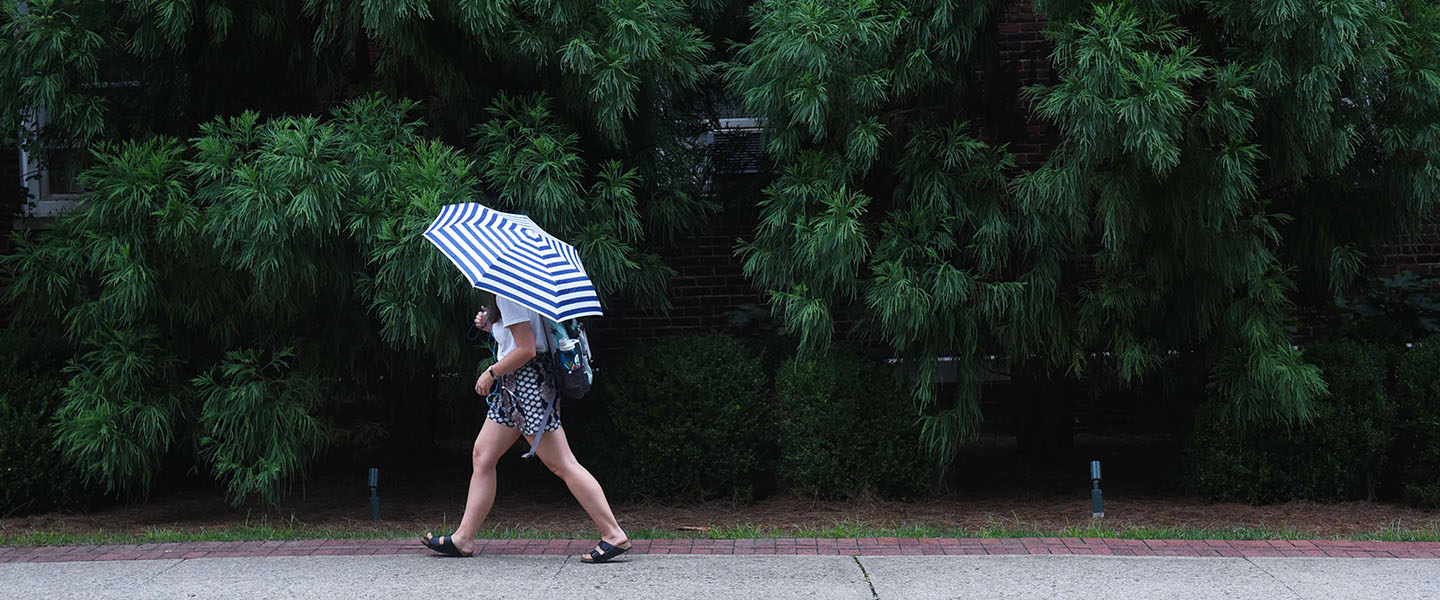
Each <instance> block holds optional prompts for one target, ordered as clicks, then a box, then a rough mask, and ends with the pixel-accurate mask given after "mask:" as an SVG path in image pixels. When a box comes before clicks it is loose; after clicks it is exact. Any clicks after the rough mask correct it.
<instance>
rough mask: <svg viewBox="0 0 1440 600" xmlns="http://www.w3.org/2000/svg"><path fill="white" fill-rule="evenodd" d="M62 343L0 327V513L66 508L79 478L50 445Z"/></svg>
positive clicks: (76, 494) (79, 492) (77, 494)
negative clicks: (0, 328) (0, 383)
mask: <svg viewBox="0 0 1440 600" xmlns="http://www.w3.org/2000/svg"><path fill="white" fill-rule="evenodd" d="M65 354H66V352H65V348H64V345H63V344H58V343H51V342H50V341H48V340H46V341H39V342H37V341H36V340H35V339H34V338H32V337H31V336H30V335H28V334H26V333H23V332H19V331H15V330H10V329H5V330H0V381H3V382H5V384H4V386H3V387H0V516H10V515H15V514H23V513H31V512H38V511H43V510H48V509H51V508H61V507H66V506H70V505H72V504H74V503H77V502H79V501H81V500H83V499H84V498H86V494H85V490H84V487H83V486H82V485H81V477H80V475H79V473H78V472H76V471H75V470H73V469H71V468H70V467H69V465H67V464H66V463H65V461H64V459H63V458H62V457H61V455H60V452H59V451H57V450H56V449H55V432H54V430H53V429H51V427H50V424H51V421H52V419H53V418H54V415H55V410H56V409H57V407H58V406H59V405H60V388H61V387H63V386H64V385H65V377H64V376H62V375H61V373H60V368H61V366H62V365H63V364H64V360H65Z"/></svg>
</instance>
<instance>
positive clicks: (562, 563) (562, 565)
mask: <svg viewBox="0 0 1440 600" xmlns="http://www.w3.org/2000/svg"><path fill="white" fill-rule="evenodd" d="M569 563H570V555H569V554H566V555H565V558H564V559H563V560H561V561H560V568H558V569H555V574H554V575H551V576H550V578H551V579H559V578H560V572H561V571H564V570H565V565H566V564H569Z"/></svg>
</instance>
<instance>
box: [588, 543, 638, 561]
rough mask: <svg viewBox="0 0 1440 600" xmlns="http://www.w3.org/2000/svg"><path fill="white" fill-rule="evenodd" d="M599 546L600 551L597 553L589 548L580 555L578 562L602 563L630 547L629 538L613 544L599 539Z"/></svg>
mask: <svg viewBox="0 0 1440 600" xmlns="http://www.w3.org/2000/svg"><path fill="white" fill-rule="evenodd" d="M599 548H600V552H599V553H598V554H597V553H596V552H595V551H594V550H591V551H589V552H586V553H585V554H582V555H580V562H587V563H603V562H605V561H607V560H610V559H612V558H615V557H617V556H620V555H621V554H624V553H625V551H626V550H629V549H630V540H625V541H623V542H620V543H619V544H617V545H614V546H612V545H610V542H607V541H605V540H600V544H599Z"/></svg>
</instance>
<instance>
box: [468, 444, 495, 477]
mask: <svg viewBox="0 0 1440 600" xmlns="http://www.w3.org/2000/svg"><path fill="white" fill-rule="evenodd" d="M501 454H502V453H501V452H496V451H495V450H494V449H493V448H486V447H483V446H481V445H479V444H476V445H475V448H474V449H473V450H471V451H470V466H471V467H472V468H474V469H475V470H476V471H487V470H492V471H493V470H494V469H495V463H497V462H500V455H501Z"/></svg>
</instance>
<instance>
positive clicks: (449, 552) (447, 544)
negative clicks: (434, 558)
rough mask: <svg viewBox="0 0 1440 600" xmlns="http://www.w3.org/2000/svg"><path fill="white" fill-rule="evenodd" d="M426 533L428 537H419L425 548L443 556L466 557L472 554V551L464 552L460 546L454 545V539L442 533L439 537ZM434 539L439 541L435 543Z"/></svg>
mask: <svg viewBox="0 0 1440 600" xmlns="http://www.w3.org/2000/svg"><path fill="white" fill-rule="evenodd" d="M426 535H429V536H430V537H428V538H420V542H421V543H423V544H425V547H426V548H429V549H431V550H434V551H436V552H439V553H441V554H444V555H445V556H454V557H456V558H468V557H470V556H471V555H472V554H473V553H472V552H465V551H463V550H461V549H460V548H458V547H456V546H455V540H453V539H451V538H450V536H448V535H442V536H440V537H435V536H434V535H433V534H426ZM436 540H440V541H439V542H438V543H437V542H436Z"/></svg>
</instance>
